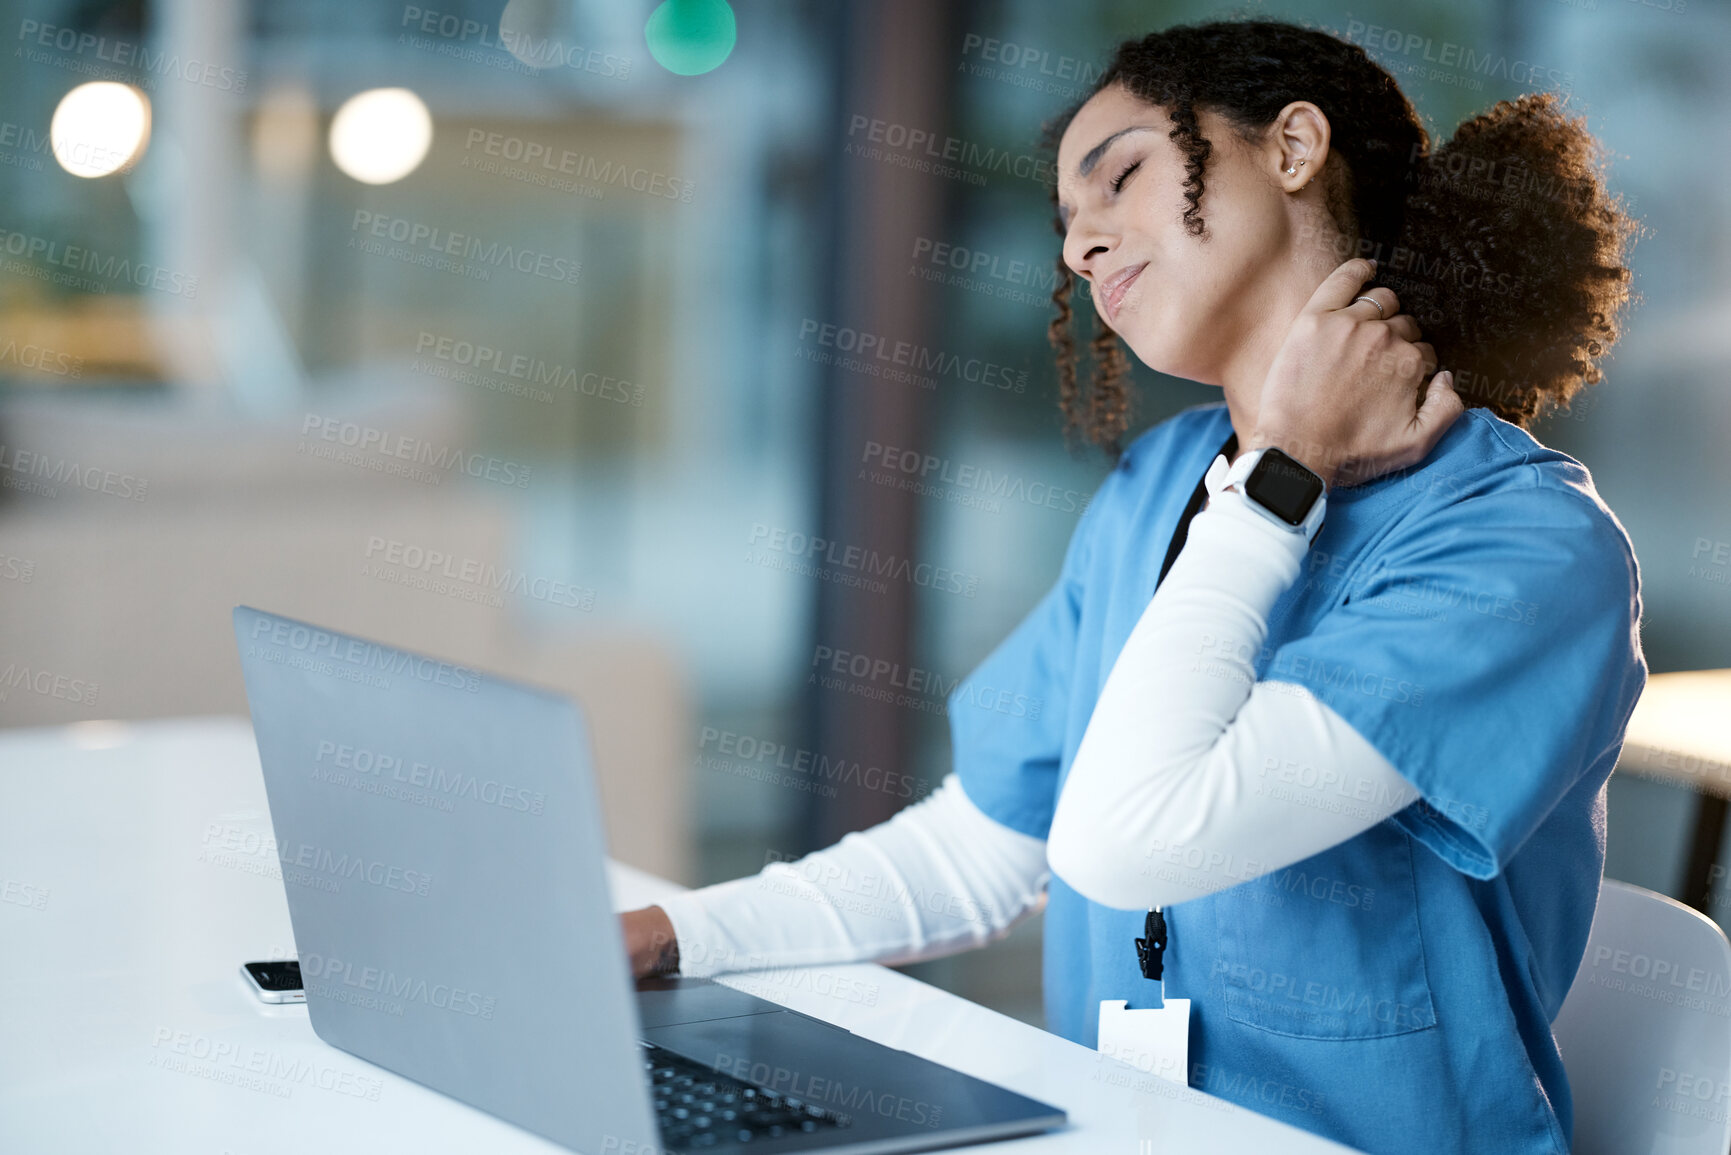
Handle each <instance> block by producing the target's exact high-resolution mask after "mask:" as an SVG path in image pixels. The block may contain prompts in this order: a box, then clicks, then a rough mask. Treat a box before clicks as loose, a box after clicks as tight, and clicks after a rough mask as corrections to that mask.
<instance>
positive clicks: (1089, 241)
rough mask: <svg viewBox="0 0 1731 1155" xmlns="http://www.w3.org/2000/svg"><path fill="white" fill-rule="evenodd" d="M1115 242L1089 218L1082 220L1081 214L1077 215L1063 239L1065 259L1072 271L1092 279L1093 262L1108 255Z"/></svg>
mask: <svg viewBox="0 0 1731 1155" xmlns="http://www.w3.org/2000/svg"><path fill="white" fill-rule="evenodd" d="M1116 240H1117V238H1115V237H1113V236H1112V235H1111V234H1110V233H1108V232H1106V231H1104V230H1102V229H1101V228H1099V227H1098V226H1097V225H1096V224H1094V223H1093V221H1092V219H1091V218H1088V219H1083V214H1081V213H1078V214H1077V216H1076V217H1075V218H1072V219H1071V221H1070V231H1069V233H1068V234H1067V235H1066V236H1065V238H1064V253H1065V258H1066V260H1068V262H1069V264H1070V268H1071V270H1072V271H1074V272H1075V273H1077V274H1079V275H1084V276H1088V277H1092V276H1093V275H1094V268H1093V265H1094V262H1095V260H1097V259H1098V258H1100V257H1102V256H1104V255H1106V254H1107V253H1110V252H1111V251H1112V246H1113V245H1114V244H1115V243H1116Z"/></svg>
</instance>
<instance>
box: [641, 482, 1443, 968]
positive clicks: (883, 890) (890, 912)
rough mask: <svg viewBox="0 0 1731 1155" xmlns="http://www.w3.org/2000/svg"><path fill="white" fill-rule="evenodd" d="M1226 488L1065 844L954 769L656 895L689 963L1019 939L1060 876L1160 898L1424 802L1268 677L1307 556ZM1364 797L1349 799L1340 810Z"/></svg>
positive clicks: (903, 953)
mask: <svg viewBox="0 0 1731 1155" xmlns="http://www.w3.org/2000/svg"><path fill="white" fill-rule="evenodd" d="M1244 502H1245V499H1244V498H1243V497H1242V495H1241V494H1239V493H1237V492H1236V491H1235V490H1228V491H1225V492H1223V493H1220V494H1216V495H1215V496H1214V497H1213V498H1212V499H1211V501H1210V502H1209V504H1208V506H1207V507H1206V508H1205V509H1203V510H1202V511H1201V512H1199V513H1198V514H1197V515H1196V517H1195V518H1194V519H1193V520H1192V522H1191V525H1190V529H1189V536H1188V538H1187V540H1186V543H1185V546H1184V548H1183V550H1182V552H1181V553H1180V554H1179V556H1178V559H1177V560H1176V561H1175V562H1174V563H1173V565H1172V568H1171V571H1170V572H1169V573H1168V574H1167V575H1166V578H1165V579H1164V580H1163V581H1162V582H1161V583H1160V587H1159V590H1158V592H1157V593H1156V594H1155V596H1154V598H1153V599H1152V600H1151V601H1150V603H1149V605H1148V607H1147V609H1146V610H1144V611H1143V614H1142V617H1141V619H1140V620H1139V621H1138V622H1137V625H1136V627H1135V628H1134V629H1133V630H1132V632H1131V635H1130V637H1129V639H1128V640H1127V641H1126V643H1125V645H1124V648H1123V650H1122V652H1121V653H1120V654H1119V656H1118V659H1117V661H1116V663H1115V664H1114V665H1113V667H1112V670H1111V672H1110V674H1109V675H1108V676H1107V679H1106V684H1105V686H1104V687H1103V688H1102V690H1101V694H1100V698H1099V700H1098V702H1097V703H1096V705H1095V708H1094V711H1093V714H1092V716H1091V718H1090V721H1089V724H1088V728H1087V730H1086V731H1085V732H1084V734H1083V738H1082V743H1081V746H1080V747H1079V749H1078V750H1077V754H1076V758H1075V760H1074V763H1073V764H1072V766H1071V768H1070V772H1069V775H1068V776H1067V777H1066V779H1065V782H1064V787H1063V790H1062V791H1061V793H1060V796H1059V799H1058V804H1057V810H1056V813H1055V815H1054V818H1053V821H1052V827H1051V831H1050V836H1049V837H1050V841H1049V842H1048V841H1043V840H1041V839H1037V838H1032V837H1030V836H1028V835H1026V834H1022V833H1021V832H1019V831H1016V830H1012V829H1010V828H1009V827H1007V826H1004V825H1002V824H1000V823H998V822H996V821H995V820H993V819H992V818H990V817H989V816H987V815H986V814H984V813H983V812H981V811H980V810H979V809H978V807H976V806H975V805H974V803H973V802H972V801H971V800H970V799H969V798H968V797H967V795H966V794H965V793H964V792H963V791H962V790H961V788H960V783H959V782H958V781H957V780H956V779H955V778H954V777H953V776H952V777H951V778H948V779H946V780H945V781H944V783H943V784H942V785H941V786H940V787H939V788H938V789H937V790H935V791H933V793H932V795H931V796H930V797H928V798H925V799H923V800H921V801H920V802H917V803H915V804H913V805H912V806H909V807H907V808H905V809H904V810H902V811H901V812H900V813H898V814H897V815H895V817H893V818H891V819H889V820H888V821H885V822H882V823H879V824H878V825H877V826H874V827H871V828H870V829H868V830H864V831H858V832H855V833H852V834H848V835H847V836H845V837H844V838H842V839H841V841H839V842H838V843H836V844H835V845H834V846H831V847H828V848H826V849H824V850H820V851H817V852H815V853H813V854H810V855H807V856H806V857H805V858H802V859H800V860H798V861H797V862H775V863H771V864H770V865H768V866H766V867H764V869H763V870H762V871H760V872H759V873H758V874H756V875H752V876H748V877H746V878H739V879H734V880H732V881H729V882H723V883H718V884H716V885H714V886H708V887H704V888H701V889H699V890H694V891H688V892H685V893H683V894H680V895H678V896H676V897H674V898H671V899H668V900H666V901H663V902H661V903H660V904H659V905H660V906H661V907H662V908H663V909H664V910H665V911H666V912H667V915H668V918H669V921H671V922H672V924H673V928H674V933H675V937H676V939H677V941H678V944H679V957H680V965H679V970H680V973H682V974H687V975H693V976H698V977H704V976H708V975H713V974H717V973H720V972H722V971H732V970H745V969H754V968H763V967H784V966H801V965H816V964H820V963H841V962H863V961H877V962H886V963H899V962H913V961H919V960H923V959H928V958H937V957H941V956H943V955H946V954H952V953H955V952H957V951H960V950H965V949H968V948H970V947H974V946H980V945H983V944H985V943H987V942H990V941H993V940H995V939H997V938H1001V937H1002V936H1003V935H1004V934H1006V933H1008V931H1009V928H1010V927H1011V926H1012V925H1013V924H1014V923H1015V922H1016V921H1017V920H1019V919H1020V918H1021V917H1022V916H1024V915H1026V914H1027V913H1029V912H1031V911H1032V910H1033V909H1034V908H1035V907H1036V906H1037V905H1038V904H1039V902H1040V900H1041V898H1042V892H1043V891H1044V889H1045V886H1046V883H1047V881H1048V878H1049V873H1048V872H1051V873H1055V874H1056V875H1057V876H1058V877H1060V878H1062V879H1063V880H1064V882H1065V883H1067V884H1068V885H1069V886H1071V887H1072V888H1074V889H1075V890H1076V891H1077V892H1078V893H1080V894H1082V895H1083V896H1084V897H1086V898H1088V899H1090V900H1092V901H1094V902H1098V903H1101V904H1103V905H1106V906H1112V907H1119V908H1124V909H1143V908H1146V907H1149V906H1165V905H1168V904H1170V903H1175V902H1180V901H1183V900H1184V899H1188V898H1195V897H1198V896H1200V895H1204V894H1208V893H1212V892H1213V891H1216V890H1220V889H1223V888H1225V887H1227V886H1231V885H1235V884H1236V883H1239V882H1243V881H1245V880H1247V879H1249V878H1252V877H1255V876H1257V875H1260V874H1264V873H1267V872H1269V871H1273V870H1279V869H1281V868H1282V867H1285V866H1288V865H1291V864H1292V863H1294V862H1299V861H1302V860H1303V859H1305V858H1308V857H1310V856H1311V855H1313V854H1316V853H1319V852H1321V851H1323V850H1326V849H1328V848H1329V847H1331V846H1334V845H1336V844H1337V843H1340V842H1343V841H1345V840H1346V839H1348V838H1351V837H1353V836H1354V835H1356V834H1358V833H1360V832H1362V831H1364V830H1366V829H1368V828H1370V827H1371V826H1374V825H1376V824H1377V823H1378V822H1381V821H1383V820H1384V819H1385V818H1387V817H1388V816H1389V815H1391V814H1393V813H1395V812H1396V811H1398V810H1400V809H1401V808H1403V807H1404V806H1405V805H1407V804H1408V803H1410V802H1412V801H1414V800H1415V799H1416V798H1417V793H1416V792H1415V791H1414V790H1413V788H1412V787H1411V786H1410V785H1409V784H1408V783H1407V782H1406V780H1405V779H1404V778H1402V777H1401V776H1400V775H1399V773H1398V772H1397V771H1396V770H1395V769H1394V767H1393V766H1392V765H1390V764H1389V762H1388V761H1387V760H1386V759H1384V758H1383V757H1382V755H1381V754H1380V753H1378V752H1377V751H1376V749H1375V748H1374V747H1372V746H1371V745H1370V744H1369V743H1368V742H1367V741H1365V739H1364V738H1363V737H1362V736H1360V735H1359V734H1358V732H1357V731H1356V730H1354V729H1353V728H1352V727H1351V726H1350V725H1349V724H1348V723H1347V722H1346V721H1345V720H1344V719H1342V718H1341V717H1340V716H1339V715H1338V714H1336V713H1335V712H1334V710H1333V709H1331V708H1330V707H1328V706H1327V705H1325V704H1323V703H1322V702H1320V701H1318V700H1317V699H1316V698H1315V697H1314V696H1312V695H1311V694H1310V692H1309V691H1308V690H1307V689H1305V688H1304V687H1303V686H1300V685H1296V684H1289V683H1281V682H1256V681H1255V680H1254V679H1255V674H1254V669H1253V660H1254V657H1255V655H1256V653H1257V651H1258V649H1259V648H1260V647H1261V645H1262V643H1263V640H1264V637H1265V635H1266V633H1267V618H1268V612H1269V610H1270V609H1271V607H1272V606H1273V604H1274V602H1275V601H1276V600H1277V599H1278V598H1279V596H1280V595H1281V593H1283V592H1284V591H1285V590H1286V588H1287V587H1288V586H1289V585H1290V584H1291V583H1292V581H1293V580H1294V579H1295V578H1296V577H1297V574H1298V570H1299V563H1300V561H1301V560H1302V558H1303V556H1304V554H1305V552H1306V551H1307V549H1308V545H1307V543H1306V542H1305V541H1304V539H1303V537H1302V536H1301V535H1299V534H1294V533H1289V532H1287V531H1286V530H1283V529H1281V528H1280V527H1279V526H1276V525H1274V524H1272V523H1271V522H1269V521H1268V520H1267V519H1265V518H1263V517H1262V516H1261V515H1259V514H1258V513H1256V512H1255V511H1253V510H1251V509H1250V508H1249V507H1248V506H1247V505H1245V504H1244ZM1342 799H1345V800H1346V802H1345V804H1342Z"/></svg>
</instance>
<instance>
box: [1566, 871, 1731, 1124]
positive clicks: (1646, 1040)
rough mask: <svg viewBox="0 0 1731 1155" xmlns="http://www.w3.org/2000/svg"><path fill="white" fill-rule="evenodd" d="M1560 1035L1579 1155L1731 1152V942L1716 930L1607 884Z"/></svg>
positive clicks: (1679, 908) (1621, 885)
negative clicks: (1573, 1104) (1571, 1098)
mask: <svg viewBox="0 0 1731 1155" xmlns="http://www.w3.org/2000/svg"><path fill="white" fill-rule="evenodd" d="M1552 1029H1553V1030H1554V1032H1555V1034H1556V1038H1557V1046H1558V1048H1559V1049H1560V1050H1561V1051H1562V1055H1563V1065H1564V1066H1565V1067H1566V1068H1567V1069H1568V1072H1569V1088H1570V1090H1571V1092H1572V1093H1573V1097H1574V1103H1575V1146H1574V1150H1575V1155H1726V1152H1727V1151H1728V1150H1731V942H1727V941H1726V938H1725V934H1724V932H1723V931H1721V930H1720V929H1719V927H1718V925H1717V924H1716V923H1714V922H1713V921H1712V920H1711V919H1709V918H1707V917H1706V916H1704V915H1702V914H1701V913H1700V912H1699V911H1695V910H1691V909H1690V908H1689V907H1687V906H1684V905H1683V904H1682V903H1680V902H1675V901H1673V900H1671V899H1669V898H1666V897H1665V896H1664V895H1661V894H1654V893H1653V892H1652V891H1650V890H1643V889H1642V888H1641V887H1638V886H1630V885H1629V884H1628V883H1626V882H1613V881H1611V880H1610V879H1606V880H1605V882H1604V884H1603V886H1602V887H1601V888H1600V891H1599V907H1598V911H1597V912H1596V913H1595V914H1594V916H1593V929H1592V932H1591V933H1590V934H1589V935H1588V938H1587V953H1586V956H1585V957H1584V958H1582V959H1581V969H1580V971H1579V973H1577V974H1576V976H1575V983H1574V985H1573V986H1572V987H1570V988H1569V995H1568V998H1567V999H1565V1000H1564V1002H1563V1008H1562V1010H1561V1011H1560V1012H1559V1013H1558V1015H1557V1019H1556V1022H1555V1023H1554V1024H1553V1025H1552Z"/></svg>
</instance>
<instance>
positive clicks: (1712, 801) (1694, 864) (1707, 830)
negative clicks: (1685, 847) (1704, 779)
mask: <svg viewBox="0 0 1731 1155" xmlns="http://www.w3.org/2000/svg"><path fill="white" fill-rule="evenodd" d="M1726 808H1727V804H1726V801H1725V799H1723V798H1721V797H1719V796H1718V795H1717V794H1697V795H1696V796H1695V830H1694V834H1693V835H1692V836H1691V838H1690V839H1689V858H1688V860H1687V861H1686V862H1685V863H1684V864H1683V890H1682V894H1681V896H1680V897H1681V898H1682V900H1683V901H1684V902H1686V903H1688V904H1689V905H1690V906H1692V907H1694V908H1695V909H1696V910H1698V911H1701V912H1702V913H1703V914H1705V915H1707V917H1708V918H1712V917H1713V914H1712V911H1711V910H1710V909H1709V908H1710V905H1711V901H1712V898H1713V881H1714V879H1713V867H1714V866H1715V865H1717V864H1718V862H1719V844H1720V840H1721V839H1723V838H1724V837H1725V812H1726Z"/></svg>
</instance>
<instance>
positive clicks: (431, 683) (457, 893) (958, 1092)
mask: <svg viewBox="0 0 1731 1155" xmlns="http://www.w3.org/2000/svg"><path fill="white" fill-rule="evenodd" d="M234 627H235V637H236V640H237V642H238V644H239V647H240V656H241V668H242V670H243V672H244V673H245V676H246V692H247V701H248V704H249V706H250V707H251V711H252V722H253V731H254V734H255V736H256V738H257V741H258V752H259V761H260V763H261V764H262V765H263V767H264V780H265V789H266V793H267V794H268V796H269V799H270V812H271V821H272V823H273V825H274V827H275V834H276V840H277V853H278V856H279V857H280V858H281V860H282V875H283V883H284V888H285V889H286V890H287V892H288V905H289V915H290V918H291V919H292V921H293V924H294V936H295V943H296V945H297V948H298V950H299V953H300V971H301V976H302V981H303V983H304V985H305V988H306V1003H307V1009H308V1011H309V1014H310V1016H311V1020H312V1026H313V1030H314V1031H316V1032H317V1033H318V1036H319V1037H320V1038H321V1039H324V1040H325V1041H326V1042H328V1043H330V1044H331V1045H332V1046H335V1047H340V1048H342V1049H343V1050H345V1051H348V1052H351V1053H352V1054H355V1055H358V1056H360V1057H361V1058H363V1059H367V1060H369V1061H371V1062H374V1063H377V1064H378V1065H379V1066H381V1067H386V1068H388V1069H390V1070H392V1071H395V1072H397V1073H398V1074H400V1075H404V1076H406V1077H408V1078H410V1079H414V1080H415V1081H417V1082H419V1083H423V1084H425V1085H427V1086H429V1087H432V1088H433V1089H435V1090H438V1091H441V1092H443V1093H445V1094H447V1095H450V1096H451V1097H452V1098H454V1099H459V1100H461V1101H462V1102H465V1103H468V1104H470V1105H471V1106H474V1107H478V1108H480V1109H481V1110H483V1111H488V1112H491V1113H492V1114H494V1115H497V1116H499V1117H500V1118H502V1119H506V1120H509V1121H510V1122H512V1123H514V1124H516V1125H517V1126H519V1127H522V1128H525V1129H526V1130H529V1131H533V1132H535V1133H536V1134H539V1135H543V1136H546V1137H547V1138H548V1139H551V1140H553V1141H554V1142H556V1143H559V1144H562V1145H564V1146H566V1147H569V1148H571V1149H572V1150H574V1151H580V1152H584V1153H585V1155H646V1153H647V1155H654V1153H655V1152H658V1151H662V1150H672V1151H679V1152H685V1151H697V1150H709V1149H737V1148H751V1149H754V1150H766V1151H773V1152H782V1151H804V1150H808V1149H816V1148H820V1147H821V1148H825V1149H826V1150H836V1151H849V1152H859V1153H861V1155H863V1153H866V1152H874V1153H875V1152H899V1151H917V1150H922V1149H927V1148H934V1147H948V1146H953V1145H956V1144H961V1143H970V1142H978V1141H980V1140H986V1139H999V1138H1006V1137H1009V1136H1014V1135H1023V1134H1029V1133H1032V1132H1037V1131H1041V1130H1045V1129H1047V1128H1051V1127H1056V1126H1059V1125H1062V1124H1063V1123H1064V1121H1065V1116H1064V1112H1063V1111H1061V1110H1059V1109H1058V1108H1056V1107H1052V1106H1049V1105H1047V1104H1045V1103H1040V1102H1036V1101H1034V1100H1032V1099H1028V1098H1025V1097H1023V1096H1021V1095H1017V1094H1014V1093H1012V1092H1010V1091H1007V1090H1005V1089H1004V1088H1002V1087H997V1086H994V1085H992V1084H990V1083H985V1082H982V1081H980V1080H978V1079H974V1078H971V1077H969V1076H967V1075H963V1074H961V1073H960V1072H958V1071H953V1070H951V1069H949V1068H948V1067H944V1066H940V1065H938V1064H936V1063H932V1062H929V1061H927V1060H925V1059H921V1058H918V1057H917V1056H914V1055H911V1054H908V1053H907V1052H905V1051H897V1050H894V1049H892V1048H889V1047H884V1046H880V1045H879V1044H876V1043H873V1042H870V1041H868V1040H866V1039H863V1038H860V1037H859V1036H857V1035H854V1034H851V1033H849V1032H847V1031H845V1030H842V1029H840V1028H838V1027H833V1026H830V1025H829V1024H827V1023H823V1022H821V1021H819V1020H817V1019H814V1018H811V1017H809V1016H806V1015H802V1014H800V1013H799V1012H797V1011H791V1010H788V1009H786V1008H784V1007H781V1006H779V1005H778V1004H775V1003H772V1002H768V1001H765V1000H763V999H759V998H755V997H753V996H751V995H748V994H746V993H744V992H742V991H737V990H734V989H732V988H730V987H726V986H723V985H721V984H719V983H714V982H708V981H704V980H694V979H682V978H677V977H676V978H667V979H653V980H651V979H645V980H641V981H638V982H636V983H635V984H634V983H633V980H632V977H631V973H630V968H629V966H628V964H627V960H626V956H625V946H624V942H623V938H622V935H621V933H620V929H619V923H618V916H617V915H616V914H615V913H614V910H613V904H612V902H611V899H610V894H609V891H608V885H607V876H606V870H605V862H604V860H605V853H606V851H605V843H604V839H603V835H602V827H601V820H600V814H599V802H598V800H597V795H596V792H595V785H594V781H593V776H592V774H591V770H590V745H589V739H588V735H587V732H586V730H585V728H584V724H583V719H582V715H581V714H580V713H579V711H578V709H577V708H576V706H575V705H573V704H572V703H571V702H570V701H568V700H566V699H564V698H561V697H559V696H557V695H554V694H551V693H548V692H545V691H542V690H537V689H534V688H531V687H528V686H523V685H519V684H516V683H513V682H510V681H507V680H505V679H503V678H499V677H495V676H493V675H491V674H484V673H481V672H480V671H478V670H474V669H469V668H466V667H464V666H462V665H459V664H456V663H453V662H446V661H440V660H439V659H437V658H430V657H424V656H421V655H419V654H413V653H408V652H406V651H403V650H398V649H394V648H392V647H390V646H385V645H381V644H380V643H377V642H372V641H367V640H365V639H363V638H357V637H351V636H349V635H347V634H342V633H339V632H337V631H336V630H329V629H322V628H320V627H318V626H314V625H310V624H308V623H305V622H299V621H295V620H292V619H290V618H284V617H279V616H277V615H275V614H268V613H264V612H261V611H259V610H255V609H250V608H248V607H245V606H241V607H237V608H236V609H235V611H234ZM238 961H241V960H237V962H238Z"/></svg>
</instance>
